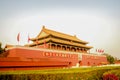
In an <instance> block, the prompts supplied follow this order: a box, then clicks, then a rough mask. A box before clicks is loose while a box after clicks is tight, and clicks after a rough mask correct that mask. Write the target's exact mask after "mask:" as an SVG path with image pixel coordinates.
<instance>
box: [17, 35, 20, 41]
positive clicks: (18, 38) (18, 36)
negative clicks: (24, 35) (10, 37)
mask: <svg viewBox="0 0 120 80" xmlns="http://www.w3.org/2000/svg"><path fill="white" fill-rule="evenodd" d="M17 41H18V42H19V41H20V33H18V35H17Z"/></svg>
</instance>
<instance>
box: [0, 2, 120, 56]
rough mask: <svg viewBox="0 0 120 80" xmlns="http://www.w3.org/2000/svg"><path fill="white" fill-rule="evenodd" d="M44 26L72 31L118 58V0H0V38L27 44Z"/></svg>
mask: <svg viewBox="0 0 120 80" xmlns="http://www.w3.org/2000/svg"><path fill="white" fill-rule="evenodd" d="M43 25H45V26H46V28H48V29H52V30H55V31H59V32H62V33H66V34H70V35H76V36H77V37H78V38H79V39H81V40H84V41H87V42H89V44H88V45H89V46H93V48H92V49H91V53H95V51H96V49H104V51H105V53H109V54H110V55H112V56H114V57H117V58H120V42H119V41H120V32H119V30H120V0H0V42H2V45H3V47H4V46H5V45H6V44H13V45H17V44H18V42H17V35H18V33H20V42H19V44H20V45H24V44H27V37H28V35H29V36H30V37H31V38H34V37H36V36H37V35H38V34H39V32H40V31H41V29H42V26H43Z"/></svg>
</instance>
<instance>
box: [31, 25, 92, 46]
mask: <svg viewBox="0 0 120 80" xmlns="http://www.w3.org/2000/svg"><path fill="white" fill-rule="evenodd" d="M48 36H53V37H49V38H46V37H48ZM31 40H32V41H33V43H32V44H30V45H34V44H36V40H38V43H43V42H44V40H45V41H46V42H48V41H50V40H51V41H53V42H57V43H63V44H68V45H74V46H81V47H86V48H92V47H91V46H86V44H88V42H86V41H83V40H80V39H78V38H77V37H76V36H72V35H68V34H64V33H61V32H57V31H54V30H50V29H47V28H45V26H43V28H42V31H41V32H40V33H39V34H38V36H37V37H36V38H32V39H31Z"/></svg>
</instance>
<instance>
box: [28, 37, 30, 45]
mask: <svg viewBox="0 0 120 80" xmlns="http://www.w3.org/2000/svg"><path fill="white" fill-rule="evenodd" d="M29 41H30V37H29V35H28V43H29Z"/></svg>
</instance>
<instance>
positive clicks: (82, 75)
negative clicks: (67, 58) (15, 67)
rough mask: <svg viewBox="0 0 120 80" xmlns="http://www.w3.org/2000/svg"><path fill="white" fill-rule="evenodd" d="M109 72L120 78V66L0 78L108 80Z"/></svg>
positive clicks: (13, 75) (12, 75) (16, 79)
mask: <svg viewBox="0 0 120 80" xmlns="http://www.w3.org/2000/svg"><path fill="white" fill-rule="evenodd" d="M76 70H77V69H76ZM78 70H79V69H78ZM68 71H69V70H68ZM107 74H113V75H115V76H117V78H118V79H120V68H98V69H97V68H95V69H93V68H92V69H91V70H86V71H74V70H73V72H61V73H60V72H59V73H54V71H53V73H39V74H31V73H29V74H19V73H18V74H0V80H103V79H104V80H107V79H106V75H107Z"/></svg>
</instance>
